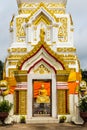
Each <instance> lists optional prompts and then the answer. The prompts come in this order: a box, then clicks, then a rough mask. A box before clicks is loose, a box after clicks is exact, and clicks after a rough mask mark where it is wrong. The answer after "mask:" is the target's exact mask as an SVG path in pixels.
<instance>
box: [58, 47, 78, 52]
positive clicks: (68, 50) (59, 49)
mask: <svg viewBox="0 0 87 130" xmlns="http://www.w3.org/2000/svg"><path fill="white" fill-rule="evenodd" d="M57 51H58V52H76V48H74V47H69V48H57Z"/></svg>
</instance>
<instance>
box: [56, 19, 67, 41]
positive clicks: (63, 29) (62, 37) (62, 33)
mask: <svg viewBox="0 0 87 130" xmlns="http://www.w3.org/2000/svg"><path fill="white" fill-rule="evenodd" d="M57 21H59V22H60V23H61V25H60V27H59V29H58V39H59V41H60V42H67V41H68V32H67V26H68V25H67V18H66V17H63V18H59V19H57Z"/></svg>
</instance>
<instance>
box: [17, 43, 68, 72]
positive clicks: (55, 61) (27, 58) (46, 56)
mask: <svg viewBox="0 0 87 130" xmlns="http://www.w3.org/2000/svg"><path fill="white" fill-rule="evenodd" d="M36 64H37V65H38V68H39V67H40V66H41V64H43V66H49V67H50V68H52V69H53V70H54V71H55V72H56V71H57V70H64V69H66V68H67V67H66V64H65V62H64V60H63V59H61V57H60V56H59V55H58V54H56V53H55V52H54V51H53V50H51V48H49V46H48V45H47V44H46V43H45V42H39V43H38V44H37V46H35V47H34V49H32V51H30V52H29V53H28V54H26V55H24V56H23V58H21V60H20V61H19V62H18V64H17V68H18V69H19V70H27V71H28V72H30V70H31V69H32V68H33V69H34V70H33V71H36V70H37V69H38V68H37V69H35V68H34V67H35V65H36ZM47 68H48V67H47Z"/></svg>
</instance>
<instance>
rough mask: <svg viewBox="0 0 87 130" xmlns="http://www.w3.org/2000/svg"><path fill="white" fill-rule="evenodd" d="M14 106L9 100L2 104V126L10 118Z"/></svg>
mask: <svg viewBox="0 0 87 130" xmlns="http://www.w3.org/2000/svg"><path fill="white" fill-rule="evenodd" d="M12 106H13V104H12V103H10V102H9V101H8V100H3V101H1V102H0V120H1V122H2V124H4V121H5V119H6V118H7V117H8V115H9V112H10V110H11V108H12Z"/></svg>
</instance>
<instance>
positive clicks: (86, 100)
mask: <svg viewBox="0 0 87 130" xmlns="http://www.w3.org/2000/svg"><path fill="white" fill-rule="evenodd" d="M79 110H80V116H81V117H82V119H83V120H84V121H85V122H86V121H87V95H85V96H83V97H81V98H80V100H79Z"/></svg>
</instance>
